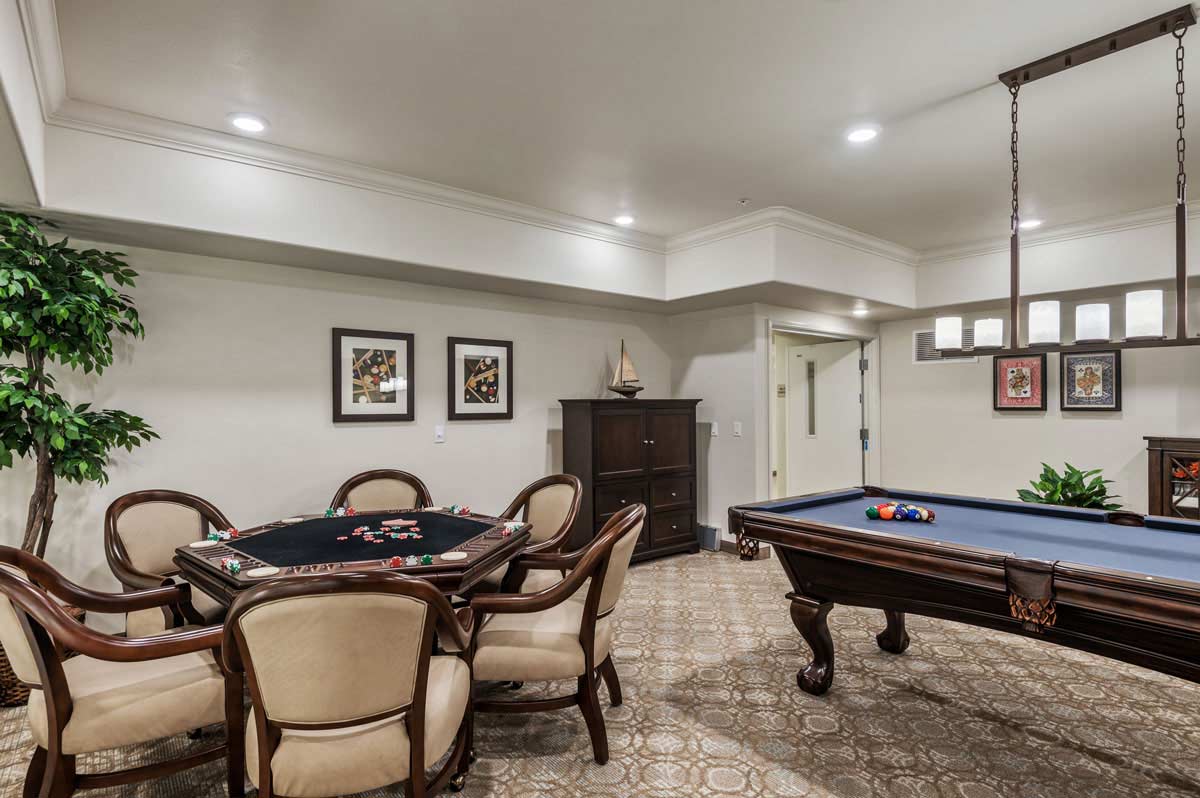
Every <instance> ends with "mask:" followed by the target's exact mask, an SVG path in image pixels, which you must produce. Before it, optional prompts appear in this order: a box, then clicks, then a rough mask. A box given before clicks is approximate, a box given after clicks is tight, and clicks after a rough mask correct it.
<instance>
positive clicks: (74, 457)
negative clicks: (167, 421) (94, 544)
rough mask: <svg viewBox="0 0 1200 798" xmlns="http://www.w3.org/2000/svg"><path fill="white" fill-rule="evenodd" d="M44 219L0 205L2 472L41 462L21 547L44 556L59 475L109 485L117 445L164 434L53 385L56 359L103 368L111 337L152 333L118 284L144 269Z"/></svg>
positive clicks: (69, 364)
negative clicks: (49, 234)
mask: <svg viewBox="0 0 1200 798" xmlns="http://www.w3.org/2000/svg"><path fill="white" fill-rule="evenodd" d="M39 226H41V227H53V225H52V224H51V223H50V222H48V221H46V220H44V219H40V218H37V217H35V216H30V215H28V214H24V213H19V212H16V211H11V210H6V209H4V208H0V469H4V468H11V467H13V465H14V464H15V461H16V458H18V457H19V458H29V459H32V460H33V461H34V462H35V464H36V472H35V477H34V486H33V493H32V495H31V496H30V498H29V510H28V514H27V516H26V521H25V533H24V536H23V538H22V540H21V547H22V548H23V549H25V550H26V551H31V552H34V553H35V554H37V555H38V556H43V555H44V554H45V551H46V541H47V539H48V535H49V533H50V527H51V525H52V524H53V523H54V502H55V499H56V498H57V495H58V494H57V492H56V490H55V484H56V481H57V480H58V479H65V480H67V481H69V482H78V483H82V482H96V483H101V484H103V483H104V482H107V481H108V474H107V472H106V470H105V468H106V466H107V465H108V457H109V452H110V451H112V450H113V449H114V448H117V447H122V448H124V449H126V450H129V451H132V450H133V447H134V446H140V445H141V444H142V443H144V442H145V441H148V440H150V439H151V438H157V437H158V435H157V434H156V433H155V432H154V431H153V430H152V429H151V428H150V426H149V425H148V424H147V423H146V422H145V421H144V420H142V419H141V418H138V417H137V416H133V415H130V414H129V413H125V412H123V411H120V410H93V409H92V408H91V406H90V405H88V404H78V405H72V404H71V403H70V402H68V401H67V400H66V399H65V398H64V397H63V396H62V395H61V394H60V393H58V391H57V390H56V386H55V379H54V376H53V375H52V374H51V373H50V371H49V369H50V367H51V366H53V365H55V364H57V365H60V366H64V367H66V368H68V369H72V370H81V371H83V372H84V373H88V374H90V373H92V372H95V373H97V374H99V373H101V372H103V371H104V369H105V368H106V367H108V366H110V365H112V362H113V340H114V338H119V337H123V336H131V337H135V338H140V337H142V335H143V334H144V332H145V331H144V329H143V328H142V323H141V321H140V320H139V318H138V312H137V309H136V308H135V307H134V304H133V300H132V299H131V298H130V297H128V296H127V295H125V294H123V293H121V291H120V288H122V287H126V286H132V285H133V278H134V277H136V276H137V273H136V272H134V271H133V270H132V269H130V268H129V266H128V264H126V263H124V262H123V261H122V260H121V258H122V257H123V256H122V255H121V254H120V253H116V252H101V251H99V250H95V249H88V250H83V251H80V250H77V249H74V248H72V247H70V246H68V242H67V239H65V238H64V239H63V240H62V241H59V242H57V243H50V241H49V240H48V239H47V238H46V236H45V235H44V234H43V233H42V231H41V230H40V229H39Z"/></svg>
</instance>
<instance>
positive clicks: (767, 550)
mask: <svg viewBox="0 0 1200 798" xmlns="http://www.w3.org/2000/svg"><path fill="white" fill-rule="evenodd" d="M721 552H722V553H724V554H735V555H737V554H738V548H737V541H736V540H722V541H721ZM738 556H741V555H738ZM751 559H754V560H769V559H771V547H770V546H759V547H758V554H756V555H754V556H753V557H752V558H751Z"/></svg>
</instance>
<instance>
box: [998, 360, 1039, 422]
mask: <svg viewBox="0 0 1200 798" xmlns="http://www.w3.org/2000/svg"><path fill="white" fill-rule="evenodd" d="M992 361H993V363H992V409H993V410H1045V409H1046V354H1045V353H1044V352H1043V353H1042V354H1038V355H1018V356H1014V357H994V358H992Z"/></svg>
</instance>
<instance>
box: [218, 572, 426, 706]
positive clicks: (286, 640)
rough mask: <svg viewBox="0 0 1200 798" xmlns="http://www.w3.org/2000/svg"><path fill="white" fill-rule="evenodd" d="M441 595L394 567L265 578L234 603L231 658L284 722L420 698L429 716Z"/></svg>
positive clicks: (260, 701)
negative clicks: (428, 687)
mask: <svg viewBox="0 0 1200 798" xmlns="http://www.w3.org/2000/svg"><path fill="white" fill-rule="evenodd" d="M439 599H440V600H441V601H443V602H444V601H445V599H444V598H443V597H442V596H441V594H440V593H438V592H437V591H436V589H434V588H433V587H432V586H431V585H429V584H428V583H426V582H424V581H423V580H418V579H410V578H407V577H403V576H400V575H398V574H386V573H348V574H333V575H320V576H313V577H297V578H293V579H287V580H278V581H275V582H271V583H267V584H264V585H260V586H259V587H256V588H254V589H253V590H250V591H248V592H247V593H246V594H244V595H242V596H240V597H239V598H238V599H237V600H236V601H235V602H234V603H233V606H232V607H230V610H229V616H228V619H227V620H226V623H225V647H224V652H225V653H224V656H225V659H226V665H227V667H229V668H230V670H233V671H242V670H244V671H245V672H246V673H247V674H248V676H249V681H250V689H251V695H252V697H253V699H254V702H255V706H256V707H257V708H258V712H259V713H260V714H261V716H262V717H263V718H264V719H266V720H269V721H270V722H271V723H272V724H275V725H278V726H293V727H295V726H300V727H303V726H319V727H325V728H333V727H337V726H348V725H356V724H360V723H365V722H368V721H371V720H375V719H381V718H385V717H389V716H392V715H397V714H399V713H401V712H404V711H406V710H409V709H411V708H413V707H414V706H415V705H417V704H419V705H420V708H421V710H420V714H421V715H423V714H424V700H425V686H426V680H427V677H428V670H429V655H430V651H431V648H432V645H433V634H434V618H435V615H436V612H435V609H434V608H433V607H432V606H431V604H432V603H433V602H435V601H436V600H439ZM448 611H449V608H448V606H447V612H448Z"/></svg>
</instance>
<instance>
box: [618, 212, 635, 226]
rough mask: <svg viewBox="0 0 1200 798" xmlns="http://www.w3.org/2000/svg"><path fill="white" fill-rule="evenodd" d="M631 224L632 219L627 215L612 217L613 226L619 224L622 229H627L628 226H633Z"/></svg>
mask: <svg viewBox="0 0 1200 798" xmlns="http://www.w3.org/2000/svg"><path fill="white" fill-rule="evenodd" d="M633 222H634V218H633V217H632V216H630V215H629V214H627V213H623V214H621V215H620V216H614V217H613V224H619V225H621V226H622V227H628V226H629V225H631V224H633Z"/></svg>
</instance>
